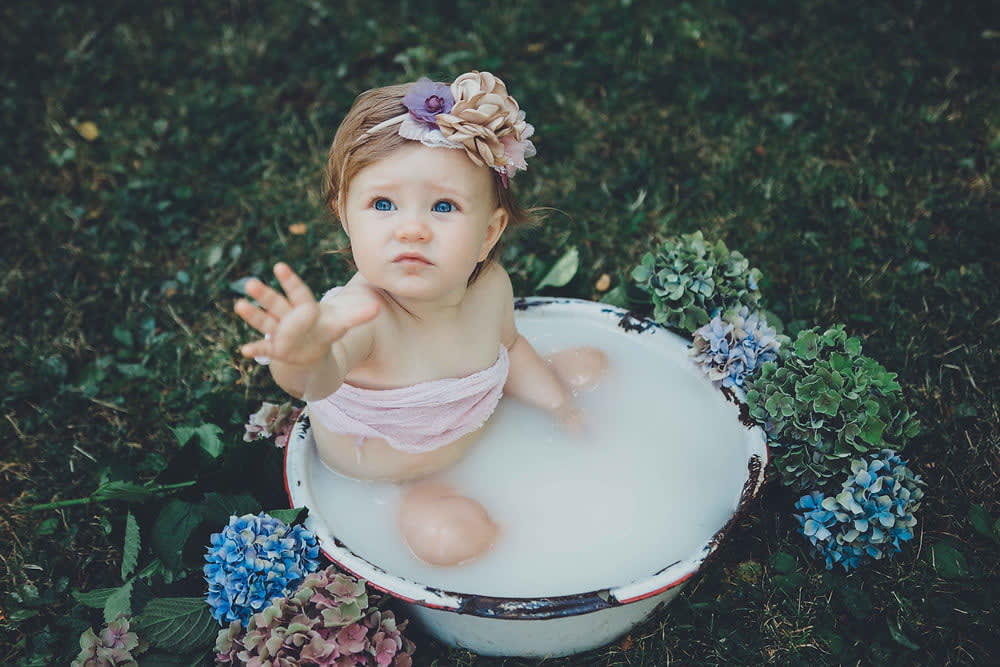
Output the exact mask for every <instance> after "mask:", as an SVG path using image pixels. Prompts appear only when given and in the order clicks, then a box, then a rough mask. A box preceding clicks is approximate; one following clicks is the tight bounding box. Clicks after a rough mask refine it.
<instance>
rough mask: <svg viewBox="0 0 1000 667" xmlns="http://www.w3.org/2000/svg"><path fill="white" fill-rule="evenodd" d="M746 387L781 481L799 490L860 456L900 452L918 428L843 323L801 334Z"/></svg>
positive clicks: (892, 379)
mask: <svg viewBox="0 0 1000 667" xmlns="http://www.w3.org/2000/svg"><path fill="white" fill-rule="evenodd" d="M746 388H747V405H748V406H749V408H750V415H751V416H752V417H753V418H754V419H756V420H757V421H758V422H759V423H761V424H763V425H764V428H765V430H766V431H767V433H768V435H769V438H770V440H771V441H772V445H773V447H774V450H775V454H776V456H775V464H776V465H777V468H778V470H779V471H780V473H781V478H782V481H783V482H784V483H785V484H786V485H787V486H791V487H794V488H796V489H798V490H800V491H805V490H808V489H813V488H818V487H822V486H824V485H825V484H827V483H828V481H829V480H830V479H831V478H834V477H840V478H843V477H844V476H845V475H847V474H849V472H850V461H851V459H852V458H856V457H857V456H859V455H863V454H866V453H868V452H870V451H875V452H877V451H879V450H881V449H884V448H889V449H894V450H900V449H902V448H903V446H904V445H905V444H906V441H907V440H908V439H909V438H910V437H912V436H913V435H915V434H916V433H917V432H918V430H919V423H918V422H917V420H916V419H915V418H914V416H913V414H912V413H911V412H909V411H908V410H907V409H906V407H905V405H904V404H903V400H902V398H901V391H900V387H899V383H898V382H896V374H895V373H890V372H889V371H887V370H886V369H885V367H883V366H882V365H881V364H880V363H878V362H877V361H875V360H874V359H872V358H870V357H866V356H864V355H863V354H861V341H860V340H858V339H857V338H855V337H853V336H848V335H847V333H846V332H845V331H844V326H843V325H838V326H835V327H833V328H831V329H828V330H826V331H824V332H820V331H819V330H818V329H815V328H814V329H809V330H807V331H802V332H801V333H799V335H798V337H797V338H796V340H795V343H794V344H793V345H791V346H785V347H782V348H781V353H780V359H779V361H777V362H773V361H772V362H767V363H765V364H763V365H762V366H761V370H760V374H759V375H758V376H757V377H756V378H754V379H753V380H751V381H750V382H748V383H747V385H746Z"/></svg>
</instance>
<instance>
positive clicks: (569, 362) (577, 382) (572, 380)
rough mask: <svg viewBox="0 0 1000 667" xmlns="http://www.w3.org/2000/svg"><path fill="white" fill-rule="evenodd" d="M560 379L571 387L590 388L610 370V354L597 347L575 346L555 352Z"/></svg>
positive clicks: (554, 365)
mask: <svg viewBox="0 0 1000 667" xmlns="http://www.w3.org/2000/svg"><path fill="white" fill-rule="evenodd" d="M549 360H550V361H551V362H552V365H553V367H554V368H555V370H556V373H557V374H558V375H559V377H560V379H561V380H562V381H563V382H564V383H566V385H567V386H568V387H570V388H571V389H590V388H591V387H593V386H594V385H596V384H597V383H598V382H600V381H601V379H602V378H603V377H604V375H605V374H606V373H607V372H608V355H606V354H605V353H604V351H603V350H599V349H598V348H596V347H574V348H571V349H569V350H562V351H561V352H557V353H555V354H553V355H552V356H551V357H550V358H549Z"/></svg>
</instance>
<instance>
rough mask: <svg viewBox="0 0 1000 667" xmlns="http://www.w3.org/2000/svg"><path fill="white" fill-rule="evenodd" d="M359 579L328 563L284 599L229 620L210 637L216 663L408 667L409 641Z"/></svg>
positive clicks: (411, 644)
mask: <svg viewBox="0 0 1000 667" xmlns="http://www.w3.org/2000/svg"><path fill="white" fill-rule="evenodd" d="M380 601H381V598H380V596H379V595H378V594H374V593H373V594H372V595H370V596H369V595H368V592H367V589H366V587H365V582H364V581H361V580H358V579H356V578H355V577H353V576H351V575H347V574H342V573H339V572H337V570H336V568H335V567H334V566H332V565H331V566H330V567H328V568H326V569H325V570H323V571H321V572H316V573H314V574H310V575H309V576H307V577H306V578H305V580H304V581H303V582H302V585H301V586H300V587H299V589H298V590H297V591H296V592H295V594H294V595H291V596H289V597H287V598H278V599H277V600H275V601H274V604H273V605H272V606H270V607H268V608H267V609H265V610H264V611H262V612H260V613H257V614H254V615H253V616H251V617H250V622H249V623H248V624H247V626H246V627H245V628H243V627H240V624H239V623H236V622H233V623H230V625H229V627H228V628H225V629H223V630H221V631H220V632H219V635H218V637H217V638H216V643H215V651H216V656H215V660H216V663H217V664H224V665H226V664H234V665H235V664H247V665H299V664H302V665H331V666H333V665H337V666H339V665H365V666H374V665H379V667H387V666H388V665H392V666H393V667H411V665H412V664H413V661H412V658H411V656H412V655H413V652H414V650H415V647H414V645H413V642H411V641H410V640H408V639H406V638H405V637H404V636H403V635H402V632H403V630H405V629H406V622H405V621H404V622H403V623H400V624H398V625H397V624H396V618H395V616H394V615H393V613H392V612H391V611H380V610H379V609H378V606H379V603H380Z"/></svg>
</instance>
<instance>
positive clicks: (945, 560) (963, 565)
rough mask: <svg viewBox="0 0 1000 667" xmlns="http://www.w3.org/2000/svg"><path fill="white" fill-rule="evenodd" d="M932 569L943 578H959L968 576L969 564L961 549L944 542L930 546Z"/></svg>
mask: <svg viewBox="0 0 1000 667" xmlns="http://www.w3.org/2000/svg"><path fill="white" fill-rule="evenodd" d="M931 558H932V559H933V563H934V569H935V570H937V573H938V574H939V575H941V576H942V577H944V578H945V579H961V578H963V577H966V576H968V574H969V564H968V562H967V561H966V560H965V556H964V555H963V554H962V552H961V551H959V550H958V549H956V548H955V547H953V546H951V545H950V544H947V543H945V542H938V543H937V544H935V545H934V546H933V547H931Z"/></svg>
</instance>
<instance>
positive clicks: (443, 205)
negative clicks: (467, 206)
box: [431, 200, 455, 213]
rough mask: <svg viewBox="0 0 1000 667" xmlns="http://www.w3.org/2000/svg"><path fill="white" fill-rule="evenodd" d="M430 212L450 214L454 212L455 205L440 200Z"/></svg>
mask: <svg viewBox="0 0 1000 667" xmlns="http://www.w3.org/2000/svg"><path fill="white" fill-rule="evenodd" d="M431 210H432V211H434V212H435V213H451V212H452V211H454V210H455V205H454V204H452V203H451V202H450V201H444V200H441V201H439V202H438V203H436V204H434V206H432V207H431Z"/></svg>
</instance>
